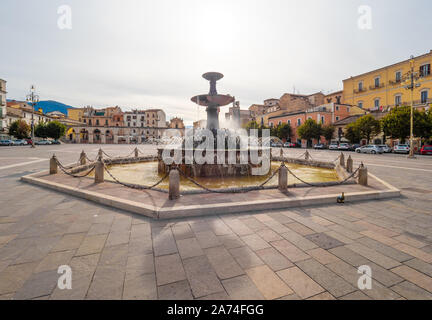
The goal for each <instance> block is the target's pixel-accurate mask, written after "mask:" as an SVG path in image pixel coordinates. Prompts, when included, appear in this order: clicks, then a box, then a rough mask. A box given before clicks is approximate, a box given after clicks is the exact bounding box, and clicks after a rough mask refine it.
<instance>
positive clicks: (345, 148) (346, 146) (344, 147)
mask: <svg viewBox="0 0 432 320" xmlns="http://www.w3.org/2000/svg"><path fill="white" fill-rule="evenodd" d="M349 149H350V145H349V144H348V143H341V144H340V145H339V147H338V150H342V151H349Z"/></svg>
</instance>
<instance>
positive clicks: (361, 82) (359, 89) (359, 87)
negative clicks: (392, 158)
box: [358, 81, 363, 92]
mask: <svg viewBox="0 0 432 320" xmlns="http://www.w3.org/2000/svg"><path fill="white" fill-rule="evenodd" d="M358 91H359V92H362V91H363V81H360V82H359V84H358Z"/></svg>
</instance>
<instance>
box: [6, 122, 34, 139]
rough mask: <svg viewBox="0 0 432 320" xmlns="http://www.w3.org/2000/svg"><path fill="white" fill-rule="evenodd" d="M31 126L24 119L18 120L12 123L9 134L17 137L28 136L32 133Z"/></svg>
mask: <svg viewBox="0 0 432 320" xmlns="http://www.w3.org/2000/svg"><path fill="white" fill-rule="evenodd" d="M30 130H31V128H30V126H29V125H28V124H27V122H25V121H24V120H21V119H20V120H16V121H14V122H12V123H11V125H10V127H9V134H10V135H11V136H14V137H15V138H17V139H24V138H28V136H29V133H30Z"/></svg>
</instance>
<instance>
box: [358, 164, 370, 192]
mask: <svg viewBox="0 0 432 320" xmlns="http://www.w3.org/2000/svg"><path fill="white" fill-rule="evenodd" d="M358 184H360V185H362V186H367V185H368V170H367V168H366V167H365V166H364V165H363V163H362V164H361V165H360V169H359V172H358Z"/></svg>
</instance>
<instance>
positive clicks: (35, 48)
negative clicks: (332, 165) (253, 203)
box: [0, 0, 432, 125]
mask: <svg viewBox="0 0 432 320" xmlns="http://www.w3.org/2000/svg"><path fill="white" fill-rule="evenodd" d="M62 5H67V6H69V8H70V13H71V14H70V16H67V17H66V18H65V16H64V13H65V12H64V11H61V12H60V13H58V9H59V7H60V6H62ZM360 6H369V7H370V9H371V25H370V27H371V28H366V29H361V28H359V25H358V22H359V19H361V18H362V17H363V15H364V12H361V13H359V7H360ZM431 11H432V1H430V0H411V1H400V0H374V1H372V0H369V1H366V0H360V1H357V0H301V1H300V0H265V1H264V0H259V1H258V0H218V1H216V0H213V1H211V0H122V1H120V0H91V1H88V0H61V1H58V0H38V1H31V0H27V1H25V0H1V1H0V37H1V40H2V45H1V48H2V49H1V50H0V78H2V79H4V80H6V81H7V91H8V94H7V98H8V99H17V100H24V99H25V96H26V94H27V93H28V91H29V88H30V86H31V85H32V84H34V85H35V86H36V90H37V92H38V94H39V96H40V99H41V100H57V101H60V102H63V103H66V104H69V105H72V106H75V107H83V106H87V105H92V106H94V107H97V108H99V107H106V106H115V105H118V106H120V107H122V109H123V110H130V109H132V108H162V109H164V110H165V112H166V114H167V119H170V118H172V117H175V116H178V117H181V118H183V119H184V121H185V123H186V124H187V125H190V124H191V123H192V122H193V121H196V120H197V119H202V118H204V117H205V110H204V108H203V107H198V106H197V105H195V104H194V103H193V102H191V100H190V98H191V97H192V96H194V95H197V94H204V93H207V92H208V89H209V88H208V82H207V81H206V80H204V79H203V78H202V77H201V75H202V74H203V73H205V72H208V71H218V72H221V73H223V74H224V75H225V77H224V78H223V79H222V80H220V81H219V82H218V92H219V93H223V94H231V95H233V96H235V97H236V99H237V100H239V101H240V105H241V107H242V108H244V109H246V108H248V107H249V106H250V105H251V104H253V103H263V100H265V99H268V98H280V97H281V96H282V95H283V94H284V93H286V92H289V93H292V92H294V88H295V92H296V93H300V94H311V93H315V92H318V91H322V92H324V93H329V92H331V91H337V90H341V89H342V80H343V79H346V78H349V77H350V76H354V75H357V74H361V73H364V72H367V71H370V70H373V69H375V68H379V67H383V66H385V65H389V64H393V63H396V62H398V61H401V60H405V59H408V58H409V57H410V56H411V55H415V56H417V55H421V54H425V53H428V52H429V51H430V50H431V49H432V42H431V34H430V30H432V19H431V18H430V12H431ZM68 17H71V19H68ZM65 19H66V20H65ZM59 20H60V22H61V25H64V23H65V22H69V21H70V22H71V24H70V26H71V29H61V28H59ZM361 21H363V22H364V21H365V20H364V19H362V20H361ZM227 110H228V106H227V107H224V108H222V112H223V113H224V112H226V111H227Z"/></svg>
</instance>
